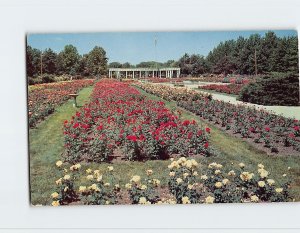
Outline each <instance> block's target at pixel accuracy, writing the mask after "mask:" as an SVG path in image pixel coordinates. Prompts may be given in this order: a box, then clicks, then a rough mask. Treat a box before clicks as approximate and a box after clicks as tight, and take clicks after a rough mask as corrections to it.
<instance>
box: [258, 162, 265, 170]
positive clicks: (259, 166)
mask: <svg viewBox="0 0 300 233" xmlns="http://www.w3.org/2000/svg"><path fill="white" fill-rule="evenodd" d="M257 167H258V168H260V169H264V167H265V166H264V165H262V164H261V163H260V164H258V165H257Z"/></svg>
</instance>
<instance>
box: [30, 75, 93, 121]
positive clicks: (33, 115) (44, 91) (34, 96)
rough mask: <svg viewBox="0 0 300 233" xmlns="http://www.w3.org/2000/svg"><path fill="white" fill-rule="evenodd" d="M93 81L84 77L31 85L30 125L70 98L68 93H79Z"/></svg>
mask: <svg viewBox="0 0 300 233" xmlns="http://www.w3.org/2000/svg"><path fill="white" fill-rule="evenodd" d="M93 83H94V80H93V79H84V80H74V81H69V82H59V83H50V84H38V85H32V86H30V87H29V93H28V110H29V112H28V116H29V126H30V127H34V126H35V125H36V124H37V123H38V122H39V121H41V120H43V119H44V118H45V117H47V116H48V115H49V114H51V113H53V112H54V110H55V108H56V107H57V106H58V105H61V104H62V103H64V102H65V101H66V100H67V99H69V98H70V96H68V94H74V93H77V92H78V91H79V90H80V89H82V88H84V87H87V86H90V85H92V84H93Z"/></svg>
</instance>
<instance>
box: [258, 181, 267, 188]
mask: <svg viewBox="0 0 300 233" xmlns="http://www.w3.org/2000/svg"><path fill="white" fill-rule="evenodd" d="M265 185H266V183H265V182H264V181H258V186H259V187H261V188H263V187H265Z"/></svg>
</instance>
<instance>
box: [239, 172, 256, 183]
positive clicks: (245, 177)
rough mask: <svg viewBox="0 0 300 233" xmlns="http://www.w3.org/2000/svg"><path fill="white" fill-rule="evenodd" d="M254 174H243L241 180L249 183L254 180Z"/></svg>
mask: <svg viewBox="0 0 300 233" xmlns="http://www.w3.org/2000/svg"><path fill="white" fill-rule="evenodd" d="M253 175H254V174H253V173H249V172H242V174H241V175H240V178H241V179H242V180H243V181H249V180H251V179H252V178H253Z"/></svg>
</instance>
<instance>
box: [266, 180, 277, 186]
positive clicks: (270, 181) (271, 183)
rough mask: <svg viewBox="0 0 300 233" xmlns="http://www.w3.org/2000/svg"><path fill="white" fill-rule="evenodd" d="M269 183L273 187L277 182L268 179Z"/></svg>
mask: <svg viewBox="0 0 300 233" xmlns="http://www.w3.org/2000/svg"><path fill="white" fill-rule="evenodd" d="M267 182H268V184H269V185H273V184H274V183H275V180H273V179H267Z"/></svg>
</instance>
